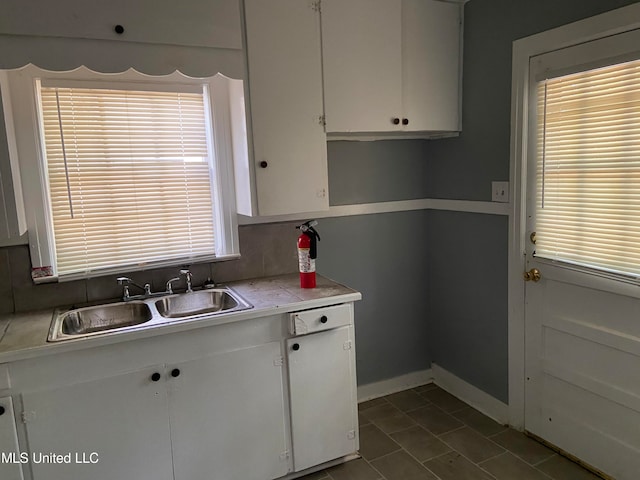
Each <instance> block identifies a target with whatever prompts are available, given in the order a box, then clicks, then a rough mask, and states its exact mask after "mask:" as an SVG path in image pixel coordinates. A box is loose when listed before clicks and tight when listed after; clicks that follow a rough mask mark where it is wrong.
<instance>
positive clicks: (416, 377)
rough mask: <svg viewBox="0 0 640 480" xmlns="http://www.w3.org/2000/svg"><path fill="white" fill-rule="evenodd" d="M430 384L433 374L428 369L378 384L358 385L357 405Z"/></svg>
mask: <svg viewBox="0 0 640 480" xmlns="http://www.w3.org/2000/svg"><path fill="white" fill-rule="evenodd" d="M431 382H433V372H432V371H431V369H430V368H429V369H427V370H419V371H417V372H411V373H407V374H405V375H400V376H399V377H394V378H389V379H387V380H382V381H380V382H374V383H368V384H366V385H358V403H360V402H365V401H367V400H372V399H374V398H378V397H384V396H385V395H390V394H392V393H396V392H400V391H402V390H406V389H408V388H413V387H419V386H420V385H424V384H425V383H431Z"/></svg>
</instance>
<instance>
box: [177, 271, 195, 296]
mask: <svg viewBox="0 0 640 480" xmlns="http://www.w3.org/2000/svg"><path fill="white" fill-rule="evenodd" d="M180 275H185V276H186V277H187V293H191V292H193V288H191V279H192V278H193V275H192V274H191V272H190V271H189V269H188V268H182V269H181V270H180Z"/></svg>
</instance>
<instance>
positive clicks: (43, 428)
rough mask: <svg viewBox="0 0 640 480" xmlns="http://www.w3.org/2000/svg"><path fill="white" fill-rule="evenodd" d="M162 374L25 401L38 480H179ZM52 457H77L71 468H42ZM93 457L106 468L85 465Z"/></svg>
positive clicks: (40, 394) (126, 377) (146, 374)
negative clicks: (175, 475) (42, 457)
mask: <svg viewBox="0 0 640 480" xmlns="http://www.w3.org/2000/svg"><path fill="white" fill-rule="evenodd" d="M160 372H162V370H161V369H159V368H158V369H151V368H150V369H144V370H138V371H135V372H132V373H127V374H123V375H117V376H114V377H110V378H104V379H100V380H95V381H91V382H83V383H79V384H76V385H70V386H65V387H61V388H58V389H53V390H45V391H41V392H34V393H28V394H23V396H22V399H23V405H24V416H25V418H26V419H27V423H26V429H27V437H28V443H29V451H30V453H31V456H32V457H31V459H32V461H31V468H32V472H33V479H34V480H69V479H73V480H114V479H136V480H143V479H148V480H172V479H173V469H172V465H171V440H170V432H169V422H168V415H167V412H168V405H167V396H166V386H165V385H164V379H163V378H160V380H159V381H155V382H154V381H153V380H152V375H153V374H154V373H160ZM51 452H53V453H56V454H61V455H67V454H69V463H67V460H66V459H65V461H64V463H58V464H52V463H36V462H37V460H38V459H39V456H40V454H49V453H51ZM92 453H97V459H98V463H81V462H82V461H83V460H86V461H90V460H91V458H92V457H91V454H92ZM83 454H84V455H83ZM34 456H35V458H34ZM93 458H94V459H95V458H96V457H95V456H94V457H93ZM3 478H4V477H3Z"/></svg>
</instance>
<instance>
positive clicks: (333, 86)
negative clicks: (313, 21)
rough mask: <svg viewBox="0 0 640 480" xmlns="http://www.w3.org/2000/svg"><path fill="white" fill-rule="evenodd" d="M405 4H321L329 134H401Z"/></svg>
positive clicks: (387, 0) (330, 0) (367, 0)
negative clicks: (394, 120) (397, 132)
mask: <svg viewBox="0 0 640 480" xmlns="http://www.w3.org/2000/svg"><path fill="white" fill-rule="evenodd" d="M401 12H402V10H401V0H322V57H323V73H324V89H325V111H326V119H327V126H326V128H327V132H389V131H393V130H402V125H401V123H400V122H399V121H398V123H397V124H396V123H394V122H393V119H394V118H395V119H400V117H402V15H401Z"/></svg>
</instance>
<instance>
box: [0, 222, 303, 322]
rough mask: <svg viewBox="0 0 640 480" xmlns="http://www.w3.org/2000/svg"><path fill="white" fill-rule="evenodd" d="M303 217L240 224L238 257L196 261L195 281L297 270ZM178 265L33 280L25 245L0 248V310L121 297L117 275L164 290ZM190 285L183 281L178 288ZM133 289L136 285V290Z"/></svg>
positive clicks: (191, 268)
mask: <svg viewBox="0 0 640 480" xmlns="http://www.w3.org/2000/svg"><path fill="white" fill-rule="evenodd" d="M298 223H299V222H286V223H269V224H260V225H244V226H241V227H239V236H240V254H241V257H240V258H239V259H235V260H228V261H224V262H212V263H200V264H192V265H191V266H190V270H191V272H192V273H193V285H194V286H199V285H202V284H203V283H204V281H205V280H206V279H207V278H208V277H211V278H213V280H214V281H215V282H216V283H224V282H231V281H233V280H242V279H246V278H254V277H263V276H271V275H280V274H284V273H292V272H296V271H297V268H298V260H297V253H296V239H297V237H298V235H299V231H297V230H296V229H295V226H296V225H297V224H298ZM179 269H180V268H179V267H167V268H158V269H152V270H144V271H137V272H130V273H123V274H118V275H107V276H104V277H96V278H91V279H87V280H75V281H71V282H61V283H47V284H41V285H34V283H33V282H32V280H31V260H30V258H29V249H28V247H27V246H26V245H18V246H13V247H5V248H0V279H1V280H0V313H12V312H23V311H28V310H37V309H41V308H50V307H55V306H59V305H70V304H81V303H85V302H93V301H99V300H108V299H114V298H118V297H120V296H122V287H121V286H120V285H118V284H117V282H116V277H119V276H121V275H125V276H127V277H130V278H131V279H132V280H133V281H134V282H136V283H140V284H144V283H150V284H151V288H152V290H153V291H160V290H164V288H165V283H166V281H167V280H168V279H170V278H172V277H176V276H178V270H179ZM184 288H186V286H185V285H184V280H181V281H180V282H175V283H174V289H175V290H176V291H178V292H179V291H180V290H183V289H184ZM132 293H135V289H134V292H132Z"/></svg>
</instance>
